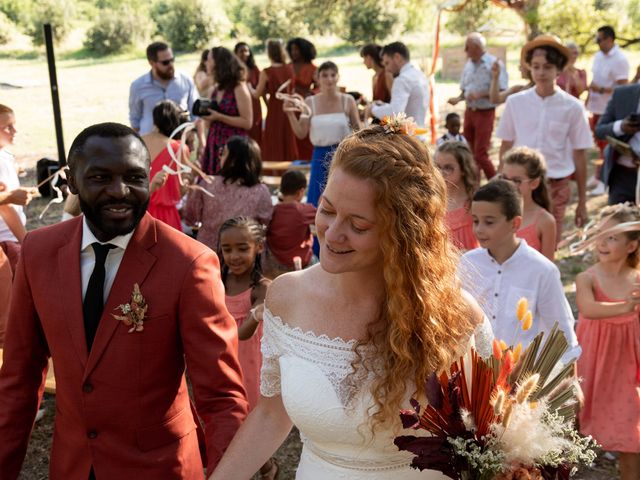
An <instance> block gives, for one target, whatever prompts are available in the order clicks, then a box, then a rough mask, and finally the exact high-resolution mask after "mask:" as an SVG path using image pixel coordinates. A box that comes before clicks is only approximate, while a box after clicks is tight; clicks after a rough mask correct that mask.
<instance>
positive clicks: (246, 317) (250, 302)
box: [218, 217, 278, 479]
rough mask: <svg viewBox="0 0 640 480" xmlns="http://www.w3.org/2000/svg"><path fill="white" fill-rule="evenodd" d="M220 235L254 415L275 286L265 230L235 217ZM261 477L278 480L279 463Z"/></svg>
mask: <svg viewBox="0 0 640 480" xmlns="http://www.w3.org/2000/svg"><path fill="white" fill-rule="evenodd" d="M219 234H220V247H219V249H218V250H219V252H220V253H219V255H220V258H221V259H222V261H221V262H220V273H221V275H222V283H224V289H225V297H224V298H225V304H226V305H227V309H228V310H229V313H230V314H231V315H232V316H233V318H234V319H235V321H236V323H237V325H238V339H239V340H240V342H239V343H238V360H239V361H240V366H241V367H242V380H243V383H244V388H245V390H246V391H247V398H248V400H249V411H251V410H253V408H254V407H255V406H256V404H257V403H258V398H259V397H260V367H261V366H262V356H261V354H260V340H261V339H262V325H261V323H262V308H263V307H264V297H265V295H266V293H267V287H268V286H269V284H270V283H271V281H270V280H268V279H267V278H266V277H265V276H264V275H263V274H262V267H261V265H262V261H261V256H262V252H263V251H264V241H265V227H264V225H262V224H260V223H259V222H257V221H256V220H255V219H253V218H250V217H234V218H230V219H229V220H227V221H225V222H224V223H223V224H222V225H221V226H220V232H219ZM258 474H259V478H260V479H275V478H277V476H278V464H277V462H276V461H275V459H274V458H270V459H269V460H267V462H266V463H265V464H264V465H263V466H262V467H260V470H259V472H258Z"/></svg>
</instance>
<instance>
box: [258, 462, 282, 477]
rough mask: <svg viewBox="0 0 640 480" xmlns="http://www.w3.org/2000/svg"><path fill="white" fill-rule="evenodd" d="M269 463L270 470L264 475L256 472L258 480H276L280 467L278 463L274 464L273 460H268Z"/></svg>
mask: <svg viewBox="0 0 640 480" xmlns="http://www.w3.org/2000/svg"><path fill="white" fill-rule="evenodd" d="M269 461H270V462H271V468H269V470H268V471H267V472H265V473H262V472H258V478H259V479H260V480H277V478H278V475H279V474H280V466H279V465H278V462H276V459H275V458H271V459H269Z"/></svg>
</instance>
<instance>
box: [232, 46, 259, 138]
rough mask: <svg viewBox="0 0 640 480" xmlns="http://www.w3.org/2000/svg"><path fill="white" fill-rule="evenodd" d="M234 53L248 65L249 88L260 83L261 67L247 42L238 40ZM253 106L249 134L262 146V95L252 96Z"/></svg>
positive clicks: (247, 79)
mask: <svg viewBox="0 0 640 480" xmlns="http://www.w3.org/2000/svg"><path fill="white" fill-rule="evenodd" d="M233 53H235V54H236V56H237V57H238V59H240V61H241V62H242V63H244V64H245V66H246V67H247V78H246V81H247V83H248V86H250V87H251V88H249V90H251V89H252V88H256V86H257V85H258V79H259V78H260V69H259V68H258V66H257V65H256V60H255V58H253V52H252V51H251V48H250V47H249V44H247V43H246V42H238V43H236V46H235V47H233ZM252 108H253V124H252V125H251V129H250V130H249V136H250V137H251V138H253V139H254V140H255V141H256V142H258V145H260V146H262V106H261V105H260V97H258V98H255V97H253V98H252Z"/></svg>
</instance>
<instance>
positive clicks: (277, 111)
mask: <svg viewBox="0 0 640 480" xmlns="http://www.w3.org/2000/svg"><path fill="white" fill-rule="evenodd" d="M267 56H268V57H269V60H270V61H271V66H269V67H267V68H265V69H264V70H263V71H262V72H260V78H259V79H258V85H256V87H255V88H254V89H251V95H252V96H253V98H254V99H256V98H258V99H259V98H260V97H262V96H265V97H266V101H267V118H266V120H265V125H264V135H263V137H262V145H261V147H262V160H264V161H266V162H292V161H294V160H297V159H298V158H300V157H299V156H298V144H297V142H296V137H295V135H294V134H293V130H291V125H290V124H289V120H288V119H287V115H286V114H285V113H284V111H283V110H282V107H283V102H282V100H280V99H278V98H276V92H277V91H278V89H279V88H280V86H281V85H282V84H283V83H285V82H286V81H287V80H290V79H291V77H292V75H293V72H292V70H291V65H287V64H286V63H285V62H286V53H285V51H284V46H283V44H282V41H281V40H268V41H267Z"/></svg>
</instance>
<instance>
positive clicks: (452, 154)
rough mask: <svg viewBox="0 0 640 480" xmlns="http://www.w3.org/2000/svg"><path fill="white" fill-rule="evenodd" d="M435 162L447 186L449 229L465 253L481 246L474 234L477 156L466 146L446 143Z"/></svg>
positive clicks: (440, 149) (452, 142)
mask: <svg viewBox="0 0 640 480" xmlns="http://www.w3.org/2000/svg"><path fill="white" fill-rule="evenodd" d="M435 163H436V166H437V167H438V169H439V170H440V173H442V176H443V177H444V180H445V182H446V185H447V218H446V221H447V227H448V228H449V231H450V232H451V240H452V241H453V243H454V244H455V245H456V247H458V248H459V249H461V250H471V249H474V248H476V247H477V246H478V241H477V240H476V237H475V235H474V234H473V219H472V218H471V213H470V210H471V199H472V198H473V194H474V193H475V192H476V189H477V188H478V174H477V171H476V166H475V163H474V161H473V155H472V154H471V150H469V147H468V146H467V144H466V143H462V142H456V141H449V142H445V143H442V144H441V145H440V146H439V147H438V149H437V150H436V154H435Z"/></svg>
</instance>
